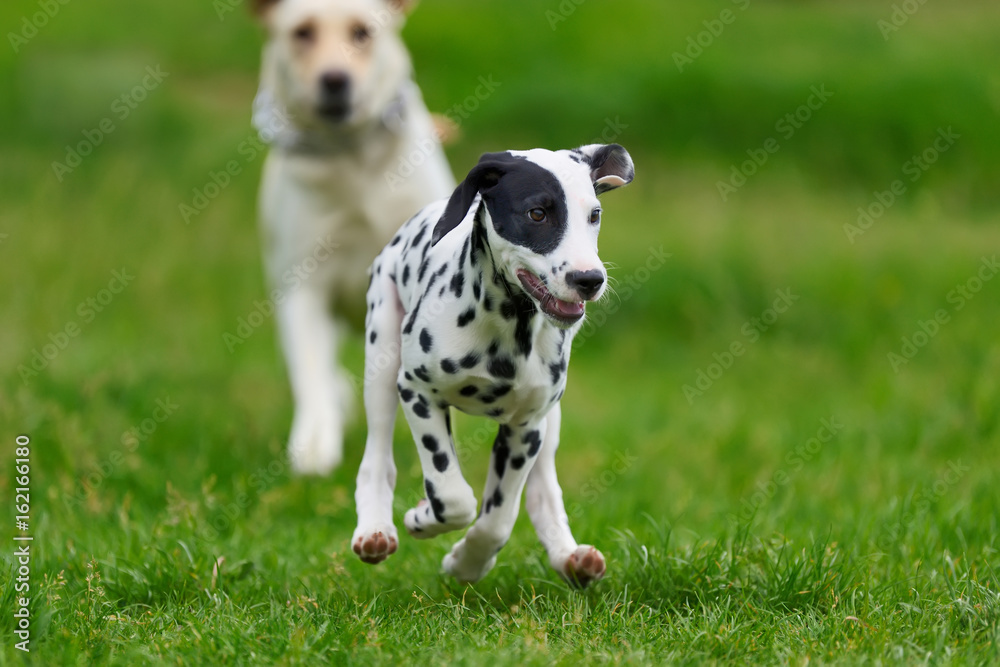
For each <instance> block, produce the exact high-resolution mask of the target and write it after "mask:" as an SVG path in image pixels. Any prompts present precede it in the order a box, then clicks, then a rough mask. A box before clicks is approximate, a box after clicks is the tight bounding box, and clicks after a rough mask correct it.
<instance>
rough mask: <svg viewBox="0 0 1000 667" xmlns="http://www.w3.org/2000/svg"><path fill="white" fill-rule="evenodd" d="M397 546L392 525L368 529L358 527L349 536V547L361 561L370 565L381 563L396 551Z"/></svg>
mask: <svg viewBox="0 0 1000 667" xmlns="http://www.w3.org/2000/svg"><path fill="white" fill-rule="evenodd" d="M398 547H399V540H398V539H397V538H396V529H395V528H394V527H392V526H389V527H388V528H383V529H382V530H368V531H362V530H361V529H360V528H359V529H358V530H356V531H354V537H353V538H351V549H352V550H353V551H354V553H356V554H357V555H358V558H360V559H361V560H362V562H365V563H369V564H371V565H375V564H377V563H381V562H382V561H384V560H385V559H386V558H388V557H389V556H391V555H392V554H394V553H396V549H397V548H398Z"/></svg>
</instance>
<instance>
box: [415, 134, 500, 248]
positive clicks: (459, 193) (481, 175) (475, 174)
mask: <svg viewBox="0 0 1000 667" xmlns="http://www.w3.org/2000/svg"><path fill="white" fill-rule="evenodd" d="M513 159H514V157H513V156H512V155H511V154H510V153H486V154H484V155H483V156H482V157H481V158H479V163H478V164H477V165H476V166H475V167H473V168H472V171H470V172H469V175H468V176H466V177H465V180H464V181H462V182H461V183H459V184H458V187H457V188H455V191H454V192H453V193H451V198H450V199H449V200H448V206H447V207H445V209H444V215H442V216H441V219H440V220H438V221H437V224H436V225H434V235H433V236H432V237H431V244H432V245H433V244H436V243H437V242H438V241H440V240H441V239H442V238H444V236H445V234H447V233H448V232H450V231H451V230H453V229H455V227H458V224H459V223H460V222H462V220H464V219H465V216H466V214H468V212H469V207H471V206H472V202H473V200H474V199H475V198H476V195H477V194H479V193H481V192H484V193H485V192H487V191H489V189H490V188H492V187H493V186H495V185H496V184H497V183H499V182H500V178H501V177H502V176H503V175H504V173H505V172H506V170H507V167H508V166H509V164H510V161H511V160H513Z"/></svg>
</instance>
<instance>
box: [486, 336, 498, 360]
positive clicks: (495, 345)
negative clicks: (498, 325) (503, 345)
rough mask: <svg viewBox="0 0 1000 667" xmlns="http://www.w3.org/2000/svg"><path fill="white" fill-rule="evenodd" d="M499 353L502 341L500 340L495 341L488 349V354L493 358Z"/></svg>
mask: <svg viewBox="0 0 1000 667" xmlns="http://www.w3.org/2000/svg"><path fill="white" fill-rule="evenodd" d="M499 351H500V341H498V340H493V341H492V342H491V343H490V346H489V347H488V348H486V352H487V354H489V355H490V356H491V357H492V356H493V355H494V354H496V353H497V352H499Z"/></svg>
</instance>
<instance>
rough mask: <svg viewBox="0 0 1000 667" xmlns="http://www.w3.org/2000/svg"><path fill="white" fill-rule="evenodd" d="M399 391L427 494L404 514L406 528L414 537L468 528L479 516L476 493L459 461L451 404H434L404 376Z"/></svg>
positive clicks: (422, 537) (436, 534)
mask: <svg viewBox="0 0 1000 667" xmlns="http://www.w3.org/2000/svg"><path fill="white" fill-rule="evenodd" d="M399 393H400V397H401V398H402V400H403V414H404V415H406V421H407V422H408V423H409V425H410V431H411V432H412V433H413V439H414V440H415V441H416V443H417V452H418V453H419V455H420V465H421V467H422V468H423V471H424V492H425V493H426V494H427V495H426V497H425V498H424V499H423V500H421V501H420V502H419V503H417V506H416V507H414V508H412V509H410V510H408V511H407V512H406V516H405V517H403V523H404V524H405V525H406V530H407V531H408V532H409V533H410V535H412V536H413V537H416V538H418V539H425V538H428V537H436V536H438V535H440V534H441V533H447V532H449V531H452V530H458V529H459V528H465V527H466V526H468V525H469V524H470V523H472V521H473V519H475V518H476V495H475V493H473V491H472V487H471V486H469V483H468V482H466V481H465V478H464V477H462V470H461V468H460V467H459V465H458V456H456V454H455V445H454V444H453V443H452V440H451V421H450V416H449V414H448V407H447V406H445V407H442V406H439V405H435V404H434V403H433V401H432V400H429V399H428V397H427V396H424V395H423V394H421V393H419V392H418V391H416V390H414V389H412V388H411V387H409V386H407V383H406V381H405V380H403V381H402V382H401V384H400V386H399Z"/></svg>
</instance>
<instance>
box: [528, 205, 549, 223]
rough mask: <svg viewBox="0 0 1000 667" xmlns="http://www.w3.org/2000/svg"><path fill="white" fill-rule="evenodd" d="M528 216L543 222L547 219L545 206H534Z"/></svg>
mask: <svg viewBox="0 0 1000 667" xmlns="http://www.w3.org/2000/svg"><path fill="white" fill-rule="evenodd" d="M528 217H529V218H531V219H532V220H534V221H535V222H542V221H543V220H545V209H544V208H533V209H531V210H530V211H528Z"/></svg>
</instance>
